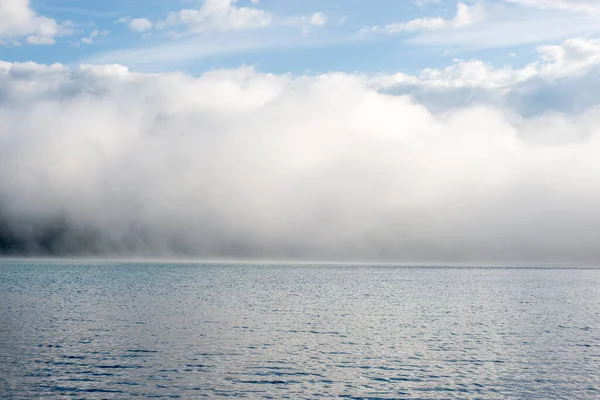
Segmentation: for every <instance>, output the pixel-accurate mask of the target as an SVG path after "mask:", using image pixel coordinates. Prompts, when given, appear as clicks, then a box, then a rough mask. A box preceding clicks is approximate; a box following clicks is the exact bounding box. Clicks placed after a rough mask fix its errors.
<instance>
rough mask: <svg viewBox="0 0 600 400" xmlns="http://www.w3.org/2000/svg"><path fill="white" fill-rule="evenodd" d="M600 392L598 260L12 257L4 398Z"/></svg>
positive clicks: (1, 284) (6, 277) (2, 318)
mask: <svg viewBox="0 0 600 400" xmlns="http://www.w3.org/2000/svg"><path fill="white" fill-rule="evenodd" d="M132 397H140V398H158V399H161V398H201V397H209V398H213V397H246V398H272V399H280V398H293V399H302V398H319V397H325V398H353V399H363V398H365V399H367V398H372V399H391V398H396V399H454V398H456V399H475V398H477V399H498V398H515V399H523V398H528V399H529V398H540V399H589V398H600V270H599V269H574V268H571V269H561V268H535V269H531V268H529V269H525V268H441V267H440V268H422V267H382V266H379V267H376V266H373V267H369V266H319V265H208V264H176V263H172V264H169V263H164V264H158V263H85V264H83V263H82V264H79V263H74V262H73V263H60V262H23V261H21V262H9V261H4V262H0V398H7V399H21V398H23V399H24V398H44V399H53V398H61V399H62V398H77V399H112V398H119V399H121V398H132Z"/></svg>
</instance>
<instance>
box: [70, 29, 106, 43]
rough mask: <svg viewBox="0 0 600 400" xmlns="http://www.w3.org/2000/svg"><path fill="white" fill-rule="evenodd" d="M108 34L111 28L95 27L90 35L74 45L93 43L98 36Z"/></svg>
mask: <svg viewBox="0 0 600 400" xmlns="http://www.w3.org/2000/svg"><path fill="white" fill-rule="evenodd" d="M108 35H110V31H109V30H100V29H95V30H93V31H92V32H91V33H90V34H89V36H87V37H83V38H81V39H80V40H79V42H77V43H75V44H74V45H75V46H77V45H78V44H79V43H82V44H93V43H94V42H95V41H96V40H97V39H98V38H100V37H104V36H108Z"/></svg>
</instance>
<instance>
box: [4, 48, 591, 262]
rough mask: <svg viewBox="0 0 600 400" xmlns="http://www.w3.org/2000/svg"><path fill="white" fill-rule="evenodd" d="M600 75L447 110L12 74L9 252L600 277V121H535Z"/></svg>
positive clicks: (391, 98) (336, 85)
mask: <svg viewBox="0 0 600 400" xmlns="http://www.w3.org/2000/svg"><path fill="white" fill-rule="evenodd" d="M563 46H564V45H563ZM544 54H547V55H549V56H550V57H552V60H550V61H546V62H545V64H544V66H539V67H538V68H540V71H541V70H542V69H543V68H549V67H550V65H555V64H556V65H558V64H557V63H559V62H560V60H561V56H560V55H559V54H561V53H560V52H559V51H548V49H545V50H544ZM565 54H566V53H565ZM578 54H579V53H578ZM542 67H543V68H542ZM597 76H598V68H597V65H591V64H590V65H589V66H587V67H586V68H585V69H581V70H578V71H577V72H570V73H568V74H567V75H563V78H561V79H560V80H552V79H549V78H548V77H547V76H544V75H543V74H542V73H541V72H537V73H536V74H535V76H531V77H529V78H527V79H521V80H519V81H514V83H507V85H508V86H511V87H513V88H514V89H511V90H507V89H506V87H502V88H497V87H481V85H479V86H476V85H471V86H468V85H467V86H464V85H463V86H457V85H454V86H451V85H446V86H445V88H444V90H445V91H446V92H445V93H446V95H447V96H451V95H453V96H458V95H463V94H464V91H467V92H468V93H473V94H474V96H475V94H477V93H479V91H480V90H485V91H487V93H495V94H496V96H497V98H501V99H502V100H501V101H484V100H481V101H480V100H477V98H476V97H475V98H474V99H475V100H473V101H465V102H462V103H461V102H457V101H453V102H452V103H453V104H454V106H452V107H435V106H434V105H432V104H429V103H428V101H427V100H426V99H425V100H423V99H422V98H421V96H420V93H421V94H422V93H423V92H422V91H423V90H425V89H423V88H424V87H425V86H426V84H423V83H419V81H415V82H413V84H412V88H411V89H410V90H406V91H404V92H401V91H400V90H398V87H397V86H393V87H386V88H383V87H382V86H381V83H380V82H379V83H378V84H375V82H374V81H373V80H372V79H370V78H366V77H361V76H356V75H351V74H335V73H334V74H325V75H318V76H298V77H294V76H289V75H282V76H280V75H271V74H262V73H259V72H256V71H254V70H253V69H250V68H240V69H234V70H222V71H212V72H207V73H205V74H203V75H201V76H199V77H192V76H188V75H184V74H178V73H172V74H138V73H134V72H131V71H129V70H128V69H126V68H125V67H121V66H118V65H112V66H111V65H105V66H84V67H80V68H75V69H71V68H69V67H66V66H63V65H58V64H56V65H39V64H34V63H25V64H18V63H0V119H1V120H2V121H3V123H2V125H0V250H1V251H2V252H4V253H5V254H29V255H33V254H36V255H48V254H51V255H63V256H66V255H91V256H145V257H186V258H191V257H193V258H225V259H295V260H297V259H303V260H336V261H368V260H375V261H395V262H432V263H433V262H448V263H451V262H477V263H487V262H505V263H506V262H519V263H521V262H522V263H547V262H552V263H561V262H563V263H595V262H598V261H599V260H600V250H599V249H598V246H597V243H596V241H597V240H596V238H597V236H598V234H599V233H600V214H598V212H597V204H599V202H600V187H598V185H597V177H598V176H600V161H598V157H597V155H598V154H600V117H599V115H600V108H599V105H600V104H599V102H598V101H597V100H596V101H595V102H593V101H591V100H590V103H588V104H586V105H585V107H584V106H582V107H581V108H580V109H577V110H571V111H568V110H567V111H565V110H557V109H554V108H553V107H546V108H545V107H540V109H539V110H538V112H536V113H532V114H527V113H520V109H521V104H520V103H519V102H531V103H533V102H536V101H538V100H537V99H538V98H537V97H536V95H537V94H539V93H544V90H548V88H550V89H551V88H552V87H554V86H553V85H556V84H560V82H565V81H569V80H570V79H571V80H573V81H572V82H588V83H589V82H596V81H595V80H596V79H597ZM439 79H447V78H442V77H440V78H439ZM559 81H560V82H559ZM505 86H506V85H505ZM394 90H396V91H394ZM427 90H429V89H427ZM420 91H421V92H420ZM461 93H462V94H461ZM517 94H518V96H517ZM511 96H513V97H511ZM514 96H517V97H514ZM594 98H596V97H594Z"/></svg>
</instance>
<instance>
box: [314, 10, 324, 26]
mask: <svg viewBox="0 0 600 400" xmlns="http://www.w3.org/2000/svg"><path fill="white" fill-rule="evenodd" d="M325 23H327V17H325V14H323V13H322V12H316V13H314V14H313V15H312V16H311V17H310V24H311V25H313V26H323V25H325Z"/></svg>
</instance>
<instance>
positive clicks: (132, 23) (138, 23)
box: [117, 17, 154, 32]
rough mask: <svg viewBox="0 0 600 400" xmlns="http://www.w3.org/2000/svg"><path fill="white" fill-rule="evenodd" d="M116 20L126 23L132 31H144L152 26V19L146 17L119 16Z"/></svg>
mask: <svg viewBox="0 0 600 400" xmlns="http://www.w3.org/2000/svg"><path fill="white" fill-rule="evenodd" d="M117 22H120V23H122V24H126V25H127V26H128V27H129V30H130V31H132V32H146V31H149V30H150V29H152V27H153V26H154V24H153V23H152V21H150V20H149V19H146V18H131V17H123V18H119V19H118V20H117Z"/></svg>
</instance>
